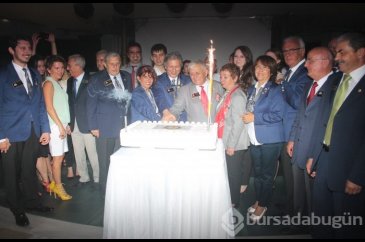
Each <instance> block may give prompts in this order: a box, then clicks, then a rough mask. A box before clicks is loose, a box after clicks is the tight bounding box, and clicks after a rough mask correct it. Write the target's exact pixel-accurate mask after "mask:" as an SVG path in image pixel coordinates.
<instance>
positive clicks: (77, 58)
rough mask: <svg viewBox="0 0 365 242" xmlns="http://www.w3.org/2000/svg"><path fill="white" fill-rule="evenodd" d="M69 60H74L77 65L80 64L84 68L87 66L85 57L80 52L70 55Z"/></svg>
mask: <svg viewBox="0 0 365 242" xmlns="http://www.w3.org/2000/svg"><path fill="white" fill-rule="evenodd" d="M68 59H69V60H74V61H75V62H76V65H78V66H80V67H81V68H82V69H84V68H85V65H86V64H85V58H84V57H83V56H82V55H80V54H75V55H70V56H69V57H68Z"/></svg>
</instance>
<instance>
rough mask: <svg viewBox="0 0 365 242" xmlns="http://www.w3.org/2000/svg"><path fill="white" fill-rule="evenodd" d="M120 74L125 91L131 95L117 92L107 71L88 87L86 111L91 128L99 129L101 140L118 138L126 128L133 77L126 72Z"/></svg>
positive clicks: (94, 77) (97, 76)
mask: <svg viewBox="0 0 365 242" xmlns="http://www.w3.org/2000/svg"><path fill="white" fill-rule="evenodd" d="M120 74H121V76H122V80H123V84H124V87H125V90H128V91H129V93H126V92H123V93H121V92H119V90H116V88H114V85H113V82H112V81H111V80H110V77H109V74H108V72H107V71H106V70H104V71H101V72H98V73H96V74H94V75H93V76H92V77H91V79H90V83H89V85H88V86H87V90H88V99H87V105H86V108H87V110H86V111H87V119H88V122H89V128H90V130H96V129H98V130H99V132H100V137H101V138H117V137H119V132H120V130H121V129H122V128H123V127H124V116H125V115H126V114H127V106H128V102H129V101H130V91H131V77H130V75H129V73H127V72H125V71H121V72H120ZM127 100H128V101H127Z"/></svg>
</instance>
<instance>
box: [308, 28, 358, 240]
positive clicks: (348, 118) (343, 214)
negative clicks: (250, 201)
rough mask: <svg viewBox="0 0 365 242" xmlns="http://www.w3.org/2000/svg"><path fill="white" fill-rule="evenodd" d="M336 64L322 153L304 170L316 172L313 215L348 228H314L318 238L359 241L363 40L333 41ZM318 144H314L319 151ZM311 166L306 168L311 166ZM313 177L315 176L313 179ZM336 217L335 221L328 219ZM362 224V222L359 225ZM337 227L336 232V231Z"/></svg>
mask: <svg viewBox="0 0 365 242" xmlns="http://www.w3.org/2000/svg"><path fill="white" fill-rule="evenodd" d="M336 61H337V62H338V67H339V69H340V71H341V72H342V73H343V75H342V76H341V75H340V82H339V85H335V86H333V88H332V93H331V95H329V98H328V99H327V101H328V105H327V106H326V109H325V110H324V112H323V114H324V115H323V116H324V117H323V119H322V123H320V124H319V125H318V126H316V130H315V131H314V132H313V133H323V134H324V137H323V135H322V138H323V139H322V140H323V145H322V150H321V152H320V153H319V154H318V155H317V156H312V157H311V158H312V159H309V161H308V166H307V170H308V172H309V173H311V174H312V170H314V171H316V174H315V180H314V187H313V211H314V215H316V216H320V217H321V218H326V221H327V222H328V219H327V218H328V217H329V218H331V220H330V221H332V222H333V221H334V218H341V221H342V222H344V221H346V223H347V222H349V221H351V222H352V224H349V223H347V224H340V225H341V226H340V228H338V227H337V226H335V224H330V225H328V223H327V225H325V224H323V223H324V221H322V224H321V226H313V234H312V235H313V237H316V238H363V237H364V235H365V230H364V225H363V223H364V211H365V208H364V207H365V191H364V187H365V125H364V124H365V112H364V106H365V95H364V94H365V92H364V91H365V35H364V34H360V33H347V34H344V35H342V36H340V37H339V38H338V39H337V45H336ZM319 145H320V144H317V147H318V146H319ZM312 163H313V165H312V166H310V164H312ZM312 176H314V174H312ZM330 216H335V217H330ZM360 220H361V221H360ZM336 227H337V228H336Z"/></svg>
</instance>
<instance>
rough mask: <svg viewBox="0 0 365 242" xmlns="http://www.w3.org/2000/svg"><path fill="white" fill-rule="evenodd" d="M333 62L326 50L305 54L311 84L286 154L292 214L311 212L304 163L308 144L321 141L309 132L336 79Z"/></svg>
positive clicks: (313, 126) (306, 89)
mask: <svg viewBox="0 0 365 242" xmlns="http://www.w3.org/2000/svg"><path fill="white" fill-rule="evenodd" d="M333 61H334V58H333V56H332V54H331V52H330V50H329V49H328V48H325V47H317V48H314V49H312V50H311V51H310V52H309V53H308V56H307V60H306V62H305V67H306V68H307V70H308V76H310V77H311V78H312V79H313V82H311V83H308V85H307V86H306V87H305V89H304V95H303V96H302V101H301V103H300V105H299V110H298V113H297V116H296V118H295V121H294V124H293V127H292V130H291V133H290V138H289V142H288V145H287V152H288V154H289V156H290V157H291V158H292V159H291V161H292V169H293V178H294V214H298V213H300V214H302V215H303V214H307V215H309V214H310V212H311V204H312V202H311V191H312V185H313V179H311V178H310V176H308V174H307V171H306V162H307V159H308V157H309V154H310V147H311V146H312V144H313V143H316V144H319V143H321V142H322V138H321V137H319V136H318V135H314V134H313V130H314V129H315V127H316V126H317V125H319V123H318V122H317V121H318V120H317V117H318V116H319V115H320V114H321V112H323V109H324V107H323V105H324V100H325V99H326V97H327V96H328V95H329V94H330V93H331V88H332V85H333V81H334V80H335V78H336V76H337V75H336V74H333V72H332V67H333Z"/></svg>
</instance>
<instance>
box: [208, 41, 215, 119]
mask: <svg viewBox="0 0 365 242" xmlns="http://www.w3.org/2000/svg"><path fill="white" fill-rule="evenodd" d="M214 51H215V49H214V48H213V40H210V48H209V49H208V61H209V91H208V95H209V96H208V100H209V103H208V104H209V105H208V124H209V125H210V124H211V117H210V114H211V109H212V92H213V69H214Z"/></svg>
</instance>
